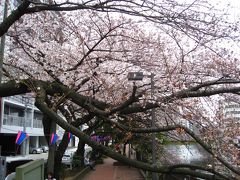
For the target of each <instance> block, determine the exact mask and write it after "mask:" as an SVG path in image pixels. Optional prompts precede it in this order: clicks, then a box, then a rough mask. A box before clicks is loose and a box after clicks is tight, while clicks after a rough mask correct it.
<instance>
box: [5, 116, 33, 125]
mask: <svg viewBox="0 0 240 180" xmlns="http://www.w3.org/2000/svg"><path fill="white" fill-rule="evenodd" d="M25 120H26V122H25ZM31 124H32V123H31V119H25V117H19V116H11V115H6V114H4V116H3V125H9V126H20V127H24V125H25V126H26V127H31Z"/></svg>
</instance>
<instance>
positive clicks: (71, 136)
mask: <svg viewBox="0 0 240 180" xmlns="http://www.w3.org/2000/svg"><path fill="white" fill-rule="evenodd" d="M72 138H73V135H72V133H70V132H68V143H70V141H71V140H72Z"/></svg>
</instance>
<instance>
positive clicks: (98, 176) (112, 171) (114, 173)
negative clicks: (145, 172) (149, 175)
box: [83, 158, 144, 180]
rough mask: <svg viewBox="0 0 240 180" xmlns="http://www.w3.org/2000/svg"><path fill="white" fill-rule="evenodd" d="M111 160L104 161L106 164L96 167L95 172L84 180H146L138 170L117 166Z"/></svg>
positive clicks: (91, 172)
mask: <svg viewBox="0 0 240 180" xmlns="http://www.w3.org/2000/svg"><path fill="white" fill-rule="evenodd" d="M114 162H116V161H115V160H113V159H111V158H106V159H104V164H100V165H97V166H95V168H96V170H95V171H90V172H89V173H88V174H87V175H86V176H85V177H84V178H83V180H144V178H143V177H142V175H141V174H140V172H139V171H138V170H137V169H136V168H132V167H129V166H124V165H115V166H113V163H114Z"/></svg>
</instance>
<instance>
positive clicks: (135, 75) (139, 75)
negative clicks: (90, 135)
mask: <svg viewBox="0 0 240 180" xmlns="http://www.w3.org/2000/svg"><path fill="white" fill-rule="evenodd" d="M143 77H144V75H143V72H129V73H128V80H131V81H141V80H142V79H143ZM146 77H148V78H150V79H151V99H153V98H154V74H153V73H151V75H150V76H146ZM155 113H156V111H155V108H153V109H152V110H151V126H152V128H155V119H156V114H155ZM151 137H152V163H153V165H156V134H155V133H152V136H151ZM152 180H158V175H157V173H156V172H152Z"/></svg>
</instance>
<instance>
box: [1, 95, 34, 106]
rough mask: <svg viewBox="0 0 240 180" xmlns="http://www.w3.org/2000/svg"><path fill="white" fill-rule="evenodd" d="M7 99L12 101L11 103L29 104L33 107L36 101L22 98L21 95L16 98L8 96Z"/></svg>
mask: <svg viewBox="0 0 240 180" xmlns="http://www.w3.org/2000/svg"><path fill="white" fill-rule="evenodd" d="M5 99H8V100H11V101H15V102H18V103H21V104H27V105H28V106H29V105H33V103H34V101H33V99H31V98H26V97H25V96H21V95H15V96H8V97H5Z"/></svg>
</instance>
